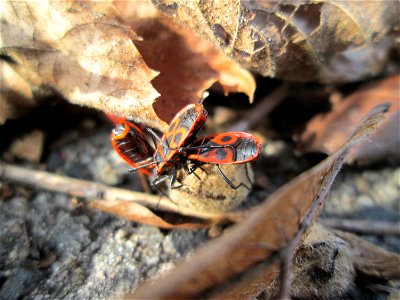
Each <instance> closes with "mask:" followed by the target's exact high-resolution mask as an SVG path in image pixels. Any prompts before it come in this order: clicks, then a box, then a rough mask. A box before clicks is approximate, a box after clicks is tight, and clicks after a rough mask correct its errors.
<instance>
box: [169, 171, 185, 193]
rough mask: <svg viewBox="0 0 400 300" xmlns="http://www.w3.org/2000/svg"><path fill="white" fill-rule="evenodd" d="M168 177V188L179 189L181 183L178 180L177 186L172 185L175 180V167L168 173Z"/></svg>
mask: <svg viewBox="0 0 400 300" xmlns="http://www.w3.org/2000/svg"><path fill="white" fill-rule="evenodd" d="M169 177H170V178H171V180H170V182H169V188H170V189H171V190H173V189H179V188H181V187H182V186H183V184H182V183H180V182H179V185H178V186H174V183H175V181H176V167H175V168H174V170H173V171H172V173H171V174H170V175H169Z"/></svg>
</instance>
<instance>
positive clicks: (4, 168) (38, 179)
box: [0, 162, 224, 220]
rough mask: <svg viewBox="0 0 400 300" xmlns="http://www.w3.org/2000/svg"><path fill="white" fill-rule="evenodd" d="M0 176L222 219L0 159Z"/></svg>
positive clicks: (84, 195) (79, 194)
mask: <svg viewBox="0 0 400 300" xmlns="http://www.w3.org/2000/svg"><path fill="white" fill-rule="evenodd" d="M0 178H1V179H4V180H9V181H16V182H20V183H23V184H27V185H31V186H34V187H38V188H42V189H46V190H50V191H54V192H60V193H66V194H70V195H72V196H76V197H82V198H88V199H107V200H109V201H113V200H115V201H133V202H136V203H139V204H142V205H144V206H147V207H150V208H153V209H160V210H165V211H170V212H174V213H180V214H183V215H187V216H192V217H197V218H204V219H216V220H219V219H223V218H224V217H223V215H222V214H218V213H209V212H200V211H194V210H191V209H188V208H184V207H178V206H177V204H176V203H173V202H172V201H170V200H169V199H168V198H166V197H162V198H161V199H160V196H157V195H151V194H146V193H140V192H135V191H130V190H126V189H121V188H115V187H110V186H107V185H104V184H101V183H95V182H91V181H87V180H81V179H75V178H70V177H66V176H61V175H57V174H54V173H49V172H43V171H37V170H32V169H28V168H23V167H17V166H14V165H10V164H7V163H4V162H0Z"/></svg>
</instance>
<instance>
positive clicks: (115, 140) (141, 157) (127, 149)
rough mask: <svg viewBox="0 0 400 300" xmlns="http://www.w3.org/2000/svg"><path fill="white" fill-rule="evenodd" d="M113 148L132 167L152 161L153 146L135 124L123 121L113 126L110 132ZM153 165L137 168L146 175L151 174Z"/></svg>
mask: <svg viewBox="0 0 400 300" xmlns="http://www.w3.org/2000/svg"><path fill="white" fill-rule="evenodd" d="M111 144H112V146H113V147H114V150H115V151H117V153H118V154H119V155H120V156H121V157H122V158H123V159H124V160H125V161H126V162H127V163H128V164H130V165H131V166H132V167H134V168H138V167H141V166H142V165H144V164H147V163H149V162H151V161H152V159H153V154H154V148H153V147H151V146H150V144H149V143H148V141H147V137H146V135H145V134H144V133H143V131H142V130H141V129H140V128H139V127H137V126H136V125H135V124H133V123H131V122H128V121H123V122H122V123H119V124H117V125H116V126H115V128H114V129H113V131H112V134H111ZM153 168H154V165H149V166H143V167H142V168H140V169H139V171H141V172H142V173H145V174H147V175H151V174H152V169H153Z"/></svg>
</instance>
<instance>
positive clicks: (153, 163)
mask: <svg viewBox="0 0 400 300" xmlns="http://www.w3.org/2000/svg"><path fill="white" fill-rule="evenodd" d="M138 164H139V166H138V167H137V168H131V169H128V172H129V173H132V172H135V171H137V170H140V169H143V168H146V167H148V166H151V165H155V164H157V162H156V161H152V162H149V163H146V164H142V165H140V162H139V163H138Z"/></svg>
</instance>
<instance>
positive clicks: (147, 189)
mask: <svg viewBox="0 0 400 300" xmlns="http://www.w3.org/2000/svg"><path fill="white" fill-rule="evenodd" d="M138 175H139V180H140V185H141V186H142V189H143V191H144V192H145V193H147V194H150V193H151V189H150V185H149V180H148V177H147V176H146V175H145V174H143V173H139V174H138Z"/></svg>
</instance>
